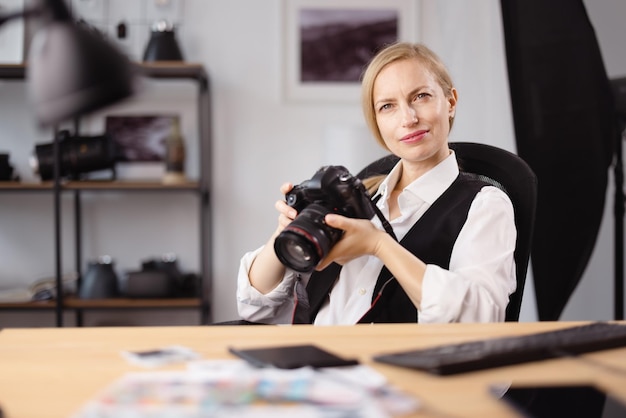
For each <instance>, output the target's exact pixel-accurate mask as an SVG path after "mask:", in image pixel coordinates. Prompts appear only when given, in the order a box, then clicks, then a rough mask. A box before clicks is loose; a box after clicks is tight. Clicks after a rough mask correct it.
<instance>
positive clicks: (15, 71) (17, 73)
mask: <svg viewBox="0 0 626 418" xmlns="http://www.w3.org/2000/svg"><path fill="white" fill-rule="evenodd" d="M24 78H26V66H25V65H24V64H1V65H0V79H8V80H23V79H24Z"/></svg>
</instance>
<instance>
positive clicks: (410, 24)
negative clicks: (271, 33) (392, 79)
mask: <svg viewBox="0 0 626 418" xmlns="http://www.w3.org/2000/svg"><path fill="white" fill-rule="evenodd" d="M418 13H419V10H418V6H417V1H416V0H283V37H282V39H283V40H284V42H285V44H284V45H283V48H282V50H283V51H284V57H283V61H284V62H283V70H284V77H283V79H284V86H283V87H284V96H285V99H286V100H287V101H290V102H338V101H339V102H358V100H359V85H360V77H361V73H362V71H363V69H364V68H365V66H366V65H367V63H368V62H369V60H370V59H371V58H372V56H373V55H374V54H375V53H376V52H377V51H378V50H379V49H380V48H382V47H383V46H385V45H388V44H390V43H393V42H395V41H398V40H402V41H411V42H415V41H417V39H418V27H417V22H418V21H419V19H418Z"/></svg>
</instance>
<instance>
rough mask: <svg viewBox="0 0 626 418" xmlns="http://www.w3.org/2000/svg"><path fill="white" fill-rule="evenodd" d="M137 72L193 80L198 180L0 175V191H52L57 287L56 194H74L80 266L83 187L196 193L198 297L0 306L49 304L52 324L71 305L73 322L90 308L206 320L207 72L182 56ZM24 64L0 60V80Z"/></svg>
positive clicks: (45, 306) (28, 305)
mask: <svg viewBox="0 0 626 418" xmlns="http://www.w3.org/2000/svg"><path fill="white" fill-rule="evenodd" d="M133 66H134V71H135V74H136V75H137V77H144V78H152V79H158V80H177V79H188V80H191V81H194V82H195V83H196V84H197V86H198V100H197V105H196V107H197V115H198V132H199V150H198V157H199V160H200V167H199V171H200V172H199V176H198V179H197V180H189V181H186V182H184V183H181V184H163V183H162V182H161V181H160V179H155V180H153V181H148V180H143V181H142V180H133V181H131V180H113V181H111V180H106V179H105V180H74V181H70V180H66V179H56V181H41V182H33V183H26V182H13V181H0V193H5V194H6V193H28V192H37V193H49V194H51V195H53V196H54V202H53V205H54V228H55V230H54V238H55V242H54V251H55V275H56V277H55V278H56V284H57V288H60V287H61V286H62V284H61V271H62V249H61V246H62V245H61V244H62V243H61V216H60V213H61V208H60V199H59V197H60V195H61V194H63V193H67V192H70V193H71V194H72V195H73V198H74V213H75V215H74V232H75V239H74V241H75V243H74V254H75V265H76V267H75V270H76V271H78V272H80V271H82V267H83V265H82V249H81V247H82V238H81V234H82V226H81V222H82V220H81V195H82V193H81V192H82V191H86V192H92V193H97V192H107V191H113V192H147V193H151V192H161V193H178V192H187V193H189V192H191V193H195V194H197V195H198V197H199V199H198V200H199V204H200V211H199V224H200V227H199V229H200V242H199V251H200V263H201V266H200V277H202V280H201V282H200V284H199V289H198V294H199V295H202V296H201V297H198V298H164V299H125V298H114V299H102V300H88V299H79V298H76V297H65V296H59V303H57V302H56V301H37V302H24V303H0V310H53V311H54V312H55V315H56V324H57V326H59V327H62V326H63V311H65V310H73V311H74V312H75V314H76V324H77V326H82V316H83V313H84V312H86V311H88V310H91V309H112V310H113V309H170V308H179V309H185V308H189V309H197V310H198V311H199V313H200V321H201V323H203V324H206V323H209V322H210V315H211V312H210V303H209V300H208V299H207V296H206V295H208V294H211V291H212V283H211V282H212V247H211V244H212V238H211V237H212V227H211V202H210V200H211V195H210V185H211V184H212V179H211V170H210V168H209V164H208V163H210V162H211V143H212V140H211V121H210V114H211V103H210V92H209V90H210V89H209V78H208V75H207V73H206V71H205V69H204V66H203V65H202V64H199V63H187V62H157V63H144V62H136V63H133ZM27 78H28V68H27V65H26V64H4V65H3V64H0V80H1V79H9V80H26V79H27Z"/></svg>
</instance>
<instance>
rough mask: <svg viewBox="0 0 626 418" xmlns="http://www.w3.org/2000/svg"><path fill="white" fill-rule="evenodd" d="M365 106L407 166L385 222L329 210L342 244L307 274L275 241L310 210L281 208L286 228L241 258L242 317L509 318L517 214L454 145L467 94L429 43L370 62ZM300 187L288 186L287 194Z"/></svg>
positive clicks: (379, 192)
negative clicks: (287, 261)
mask: <svg viewBox="0 0 626 418" xmlns="http://www.w3.org/2000/svg"><path fill="white" fill-rule="evenodd" d="M362 99H363V110H364V114H365V118H366V120H367V122H368V125H369V127H370V130H371V131H372V133H373V134H374V135H375V137H376V138H377V140H378V141H379V142H380V143H381V145H383V146H384V147H385V148H386V149H387V150H389V151H391V152H392V153H393V154H395V155H396V156H397V157H399V160H398V162H397V163H396V164H395V166H394V167H393V168H392V169H391V171H390V172H389V174H388V175H386V176H382V177H380V178H379V181H378V183H377V187H375V188H374V189H371V191H373V192H374V194H375V198H374V199H373V204H375V205H376V207H377V209H378V210H379V211H380V214H381V216H380V217H378V218H376V217H374V218H372V219H371V220H370V219H362V218H360V217H358V216H350V215H347V214H346V213H343V212H342V211H340V210H338V209H337V210H335V211H334V212H333V211H330V213H327V214H326V215H325V217H324V218H323V224H325V225H323V228H326V229H327V228H328V227H331V229H333V230H340V231H341V234H340V235H339V237H340V238H339V239H338V240H337V241H336V243H334V245H333V246H332V248H330V250H329V251H328V252H326V253H325V254H324V256H323V257H322V259H321V261H319V263H317V264H316V265H315V266H314V268H315V270H314V271H312V272H311V271H309V270H307V272H301V271H295V270H293V269H291V268H289V267H288V266H285V265H283V263H282V262H281V257H280V254H278V253H277V251H278V250H275V246H274V243H275V240H276V238H277V237H278V236H280V234H281V232H282V231H284V230H290V231H292V232H293V231H294V230H295V227H294V226H293V225H292V224H291V222H292V221H295V222H294V224H297V225H300V222H298V219H299V216H300V215H301V214H302V215H303V216H304V215H305V213H306V210H307V208H301V207H296V206H292V205H289V204H287V202H285V201H279V202H277V203H276V208H277V209H278V211H279V221H278V227H277V228H276V231H275V232H274V234H272V236H271V237H270V238H269V240H268V241H267V243H266V244H265V245H264V246H262V247H260V248H259V249H257V250H256V251H251V252H249V253H247V254H245V255H244V257H243V258H242V260H241V266H240V271H239V278H238V292H237V299H238V307H239V313H240V315H241V316H242V318H243V319H246V320H249V321H254V322H263V323H284V322H294V323H314V324H318V325H335V324H355V323H370V322H417V321H418V316H419V322H490V321H503V320H504V319H505V311H506V307H507V305H508V301H509V295H511V294H512V293H513V292H514V291H515V288H516V280H515V277H516V274H515V262H514V258H513V253H514V250H515V242H516V227H515V221H514V214H513V207H512V204H511V200H510V199H509V197H508V196H507V195H506V193H505V192H504V191H502V190H500V189H499V188H497V187H494V186H493V185H491V184H490V183H487V182H485V181H482V180H478V179H476V178H474V177H468V176H465V175H461V173H460V170H459V166H458V163H457V159H456V155H455V153H454V152H453V151H451V150H450V148H449V146H448V134H449V132H450V128H451V126H452V120H453V118H454V116H455V112H456V103H457V93H456V89H455V88H454V87H453V84H452V81H451V78H450V76H449V74H448V71H447V69H446V68H445V67H444V66H443V64H442V63H441V61H440V60H439V58H438V57H437V56H436V55H435V54H434V53H433V52H432V51H431V50H430V49H429V48H427V47H426V46H424V45H421V44H412V43H395V44H392V45H390V46H387V47H386V48H384V49H383V50H381V51H380V52H379V53H378V54H377V55H376V56H375V57H374V58H373V59H372V60H371V61H370V63H369V64H368V67H367V69H366V71H365V73H364V76H363V82H362ZM300 186H301V185H300ZM321 187H323V185H322V186H321ZM298 189H299V186H296V189H294V186H293V184H291V183H285V184H283V186H282V187H281V193H283V194H287V195H288V196H289V194H290V193H291V191H292V190H298ZM322 196H323V194H322ZM340 197H341V196H340ZM320 199H322V200H323V199H324V198H323V197H320ZM346 200H347V199H346ZM342 206H343V205H342V204H339V203H337V204H334V205H331V207H337V208H339V207H342ZM296 209H298V210H299V211H300V212H301V214H299V213H298V210H296ZM323 228H322V226H320V231H321V232H320V234H323V233H324V231H323ZM316 232H317V231H316ZM294 233H297V231H296V232H294ZM311 235H312V236H317V235H319V234H317V233H316V234H310V233H308V231H304V232H303V233H302V237H301V239H302V240H303V241H306V240H307V239H310V237H311ZM305 287H306V289H305Z"/></svg>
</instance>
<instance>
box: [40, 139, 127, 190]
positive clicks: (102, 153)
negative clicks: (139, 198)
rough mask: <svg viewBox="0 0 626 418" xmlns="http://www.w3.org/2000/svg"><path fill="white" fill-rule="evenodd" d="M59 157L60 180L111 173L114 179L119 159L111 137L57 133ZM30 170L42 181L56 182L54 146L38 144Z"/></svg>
mask: <svg viewBox="0 0 626 418" xmlns="http://www.w3.org/2000/svg"><path fill="white" fill-rule="evenodd" d="M58 136H59V137H58V142H59V144H58V145H59V153H60V163H61V164H60V173H59V177H61V178H69V179H72V180H79V179H81V178H82V176H83V175H84V174H85V173H89V172H93V171H101V170H111V180H113V179H115V177H116V175H115V163H116V161H117V156H116V152H115V143H114V141H113V139H112V138H111V136H110V135H108V134H104V135H98V136H72V135H71V134H70V132H69V131H66V130H64V131H60V132H59V133H58ZM30 166H31V168H32V169H33V172H34V173H35V174H38V175H39V176H40V177H41V180H52V179H53V178H54V143H53V142H52V143H46V144H37V145H35V151H34V153H33V155H32V156H31V159H30Z"/></svg>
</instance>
